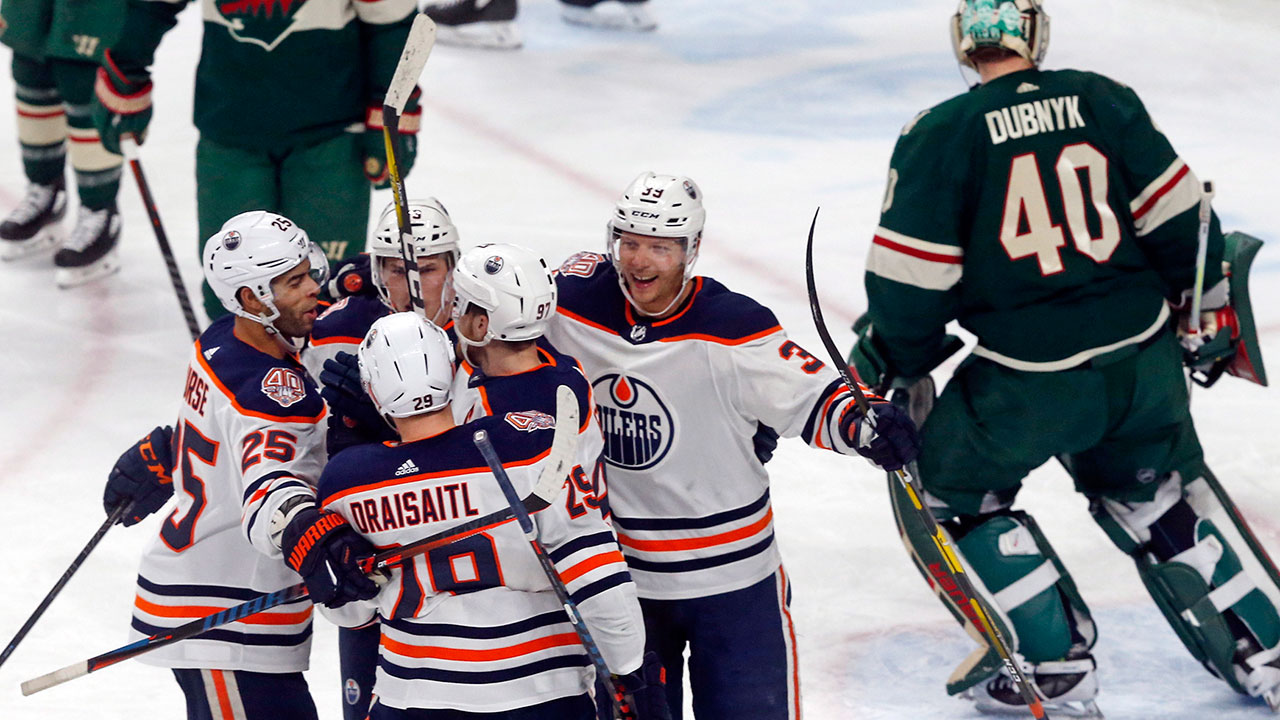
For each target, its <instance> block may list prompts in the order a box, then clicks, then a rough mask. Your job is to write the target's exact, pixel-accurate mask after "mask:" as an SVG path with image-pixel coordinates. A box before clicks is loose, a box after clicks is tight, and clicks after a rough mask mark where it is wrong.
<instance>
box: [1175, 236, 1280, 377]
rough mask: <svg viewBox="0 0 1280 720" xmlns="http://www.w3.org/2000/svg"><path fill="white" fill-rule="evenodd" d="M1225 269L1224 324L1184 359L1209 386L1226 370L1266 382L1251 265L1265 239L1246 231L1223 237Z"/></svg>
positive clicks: (1194, 372)
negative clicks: (1227, 301) (1251, 292)
mask: <svg viewBox="0 0 1280 720" xmlns="http://www.w3.org/2000/svg"><path fill="white" fill-rule="evenodd" d="M1223 246H1224V247H1223V253H1222V265H1223V268H1222V271H1223V275H1225V276H1226V278H1227V283H1228V287H1229V291H1230V298H1231V303H1230V305H1229V306H1228V307H1227V308H1224V309H1223V310H1222V311H1219V312H1218V315H1219V320H1220V327H1219V329H1218V332H1217V333H1215V334H1214V335H1213V337H1211V338H1210V339H1209V340H1208V341H1207V342H1206V343H1205V344H1204V345H1202V346H1201V347H1200V348H1199V349H1197V350H1196V351H1195V352H1190V351H1188V352H1185V353H1184V358H1183V359H1184V362H1185V363H1186V365H1187V367H1189V368H1190V369H1191V379H1192V380H1194V381H1195V382H1196V384H1198V385H1201V386H1202V387H1209V386H1211V385H1213V384H1214V383H1215V382H1217V381H1218V379H1219V378H1221V377H1222V375H1223V373H1226V374H1228V375H1234V376H1236V377H1238V378H1243V379H1245V380H1249V381H1250V382H1255V383H1257V384H1259V385H1263V386H1266V384H1267V371H1266V368H1265V367H1263V364H1262V346H1261V345H1260V344H1259V343H1258V328H1257V325H1256V324H1255V323H1254V319H1253V304H1252V303H1251V302H1250V300H1249V269H1250V268H1251V267H1252V266H1253V259H1254V258H1255V257H1257V255H1258V251H1259V250H1260V249H1262V241H1261V240H1259V239H1258V238H1256V237H1253V236H1252V235H1246V234H1245V233H1242V232H1232V233H1228V234H1227V235H1225V236H1224V237H1223Z"/></svg>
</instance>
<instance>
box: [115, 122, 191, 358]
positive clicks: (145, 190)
mask: <svg viewBox="0 0 1280 720" xmlns="http://www.w3.org/2000/svg"><path fill="white" fill-rule="evenodd" d="M120 151H121V152H123V153H124V158H125V160H127V161H128V163H129V169H130V170H132V171H133V179H134V180H137V181H138V193H139V194H141V195H142V206H143V207H145V208H146V209H147V217H149V218H151V229H152V230H154V231H155V233H156V242H157V243H159V244H160V255H161V256H163V257H164V266H165V269H167V270H168V271H169V282H171V283H173V292H174V293H175V294H176V295H177V296H178V305H180V306H182V317H183V319H185V320H186V321H187V332H189V333H191V340H192V341H193V342H194V341H195V340H198V339H199V338H200V323H199V321H197V320H196V313H195V311H194V310H192V309H191V296H190V295H188V294H187V286H186V284H185V283H183V282H182V273H180V272H178V261H177V260H174V259H173V248H172V247H170V246H169V236H168V235H167V234H166V233H165V231H164V225H162V224H161V223H160V211H159V210H158V209H157V208H156V200H155V198H154V197H152V195H151V186H150V185H148V184H147V176H146V175H144V174H143V173H142V160H140V159H139V158H138V142H137V140H135V139H134V137H133V135H129V134H125V135H122V136H121V137H120Z"/></svg>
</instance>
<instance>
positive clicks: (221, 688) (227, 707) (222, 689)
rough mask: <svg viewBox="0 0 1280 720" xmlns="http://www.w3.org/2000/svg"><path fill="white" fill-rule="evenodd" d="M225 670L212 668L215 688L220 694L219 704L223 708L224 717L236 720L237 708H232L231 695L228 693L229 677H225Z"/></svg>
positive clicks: (210, 673)
mask: <svg viewBox="0 0 1280 720" xmlns="http://www.w3.org/2000/svg"><path fill="white" fill-rule="evenodd" d="M224 672H226V671H225V670H210V671H209V675H210V676H212V677H213V690H214V692H215V693H217V695H218V705H219V706H221V709H222V717H224V718H227V719H228V720H234V718H235V716H236V715H235V710H232V709H231V697H230V696H229V695H228V694H227V679H226V678H225V677H223V673H224Z"/></svg>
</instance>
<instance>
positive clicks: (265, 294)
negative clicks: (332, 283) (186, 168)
mask: <svg viewBox="0 0 1280 720" xmlns="http://www.w3.org/2000/svg"><path fill="white" fill-rule="evenodd" d="M304 260H309V261H310V262H311V271H310V273H309V274H310V276H311V279H312V280H314V281H315V282H316V283H317V284H318V285H321V286H323V285H324V283H325V281H327V280H328V276H329V263H328V261H327V260H325V256H324V251H323V250H321V249H320V246H318V245H316V244H315V243H313V242H311V239H310V238H308V237H307V233H306V231H305V230H303V229H302V228H300V227H298V226H297V225H295V224H294V223H293V221H292V220H290V219H289V218H286V217H284V216H283V215H277V214H276V213H272V212H267V211H265V210H251V211H249V212H246V213H240V214H239V215H236V216H235V217H233V218H231V219H230V220H228V221H227V222H225V223H224V224H223V225H222V229H221V230H219V231H218V232H217V233H215V234H214V236H213V237H211V238H209V241H208V242H207V243H205V246H204V275H205V279H206V280H207V281H208V282H209V287H210V288H211V289H212V290H213V293H214V294H215V295H217V296H218V300H219V301H221V302H222V306H223V307H225V308H226V309H227V310H229V311H231V312H232V313H235V314H236V315H239V316H240V317H243V318H248V319H249V320H252V321H254V322H256V323H259V324H261V325H262V326H263V327H265V328H266V329H267V332H269V333H271V334H273V335H277V336H280V333H279V331H278V330H277V329H276V327H275V325H274V324H273V323H274V322H275V321H276V319H277V318H279V317H280V310H279V309H278V308H277V307H276V304H275V295H274V293H273V292H272V290H271V281H272V280H274V279H275V278H278V277H280V276H281V275H283V274H285V273H287V272H289V271H290V270H292V269H294V268H295V267H297V266H298V265H300V264H301V263H302V261H304ZM246 287H247V288H249V290H250V291H251V292H252V293H253V294H254V296H256V297H257V298H258V300H259V301H260V302H261V303H262V304H263V305H265V306H266V311H265V312H263V313H260V314H257V315H255V314H253V313H250V312H249V311H248V310H246V309H245V308H244V306H243V305H241V304H240V299H239V298H238V297H237V295H238V294H239V291H240V288H246ZM281 337H283V336H281ZM285 340H286V342H290V344H291V345H294V346H296V345H297V343H295V342H293V340H300V338H285Z"/></svg>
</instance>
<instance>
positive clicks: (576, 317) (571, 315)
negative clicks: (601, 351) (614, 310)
mask: <svg viewBox="0 0 1280 720" xmlns="http://www.w3.org/2000/svg"><path fill="white" fill-rule="evenodd" d="M556 314H557V315H563V316H565V317H567V318H569V319H570V320H575V321H577V322H580V323H582V324H583V325H590V326H591V327H593V328H595V329H597V330H599V331H601V332H607V333H609V334H610V335H617V334H618V333H617V331H616V330H610V329H609V328H607V327H605V326H603V325H601V324H600V323H597V322H592V321H590V320H588V319H586V318H584V317H582V316H581V315H578V314H577V313H574V312H570V311H569V310H565V309H564V308H563V307H558V308H556Z"/></svg>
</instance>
